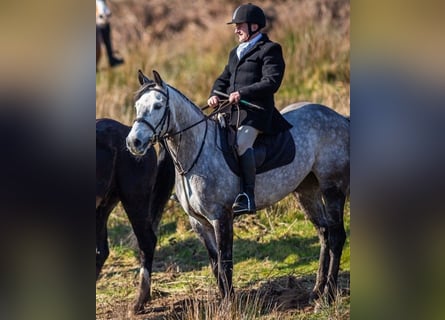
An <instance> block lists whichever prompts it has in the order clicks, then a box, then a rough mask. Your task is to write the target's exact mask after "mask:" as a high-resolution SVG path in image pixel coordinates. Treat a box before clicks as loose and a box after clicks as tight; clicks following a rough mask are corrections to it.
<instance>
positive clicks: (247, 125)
mask: <svg viewBox="0 0 445 320" xmlns="http://www.w3.org/2000/svg"><path fill="white" fill-rule="evenodd" d="M228 24H235V30H234V33H235V34H236V35H237V37H238V42H239V45H238V46H237V47H235V48H234V49H232V50H231V51H230V54H229V61H228V64H227V65H226V66H225V68H224V71H223V72H222V73H221V75H220V76H219V77H218V78H217V79H216V81H215V83H214V85H213V88H212V92H211V94H210V98H209V99H208V101H207V104H208V105H209V106H211V107H214V108H216V107H217V106H218V105H219V103H220V100H219V97H218V96H217V95H216V94H215V93H214V90H218V91H221V92H224V93H226V94H228V95H229V101H230V102H231V103H233V104H238V106H237V107H236V108H239V109H240V112H239V115H240V118H239V125H240V126H239V127H238V131H237V146H236V147H237V153H238V156H239V163H240V172H241V183H240V192H239V194H238V196H237V197H236V199H235V202H234V204H233V206H232V210H233V213H234V217H235V216H238V215H241V214H243V213H255V211H256V207H255V193H254V190H255V174H256V168H255V156H254V150H253V144H254V142H255V139H256V138H257V136H258V135H259V134H276V133H279V132H281V131H284V130H287V129H289V128H291V127H292V126H291V125H290V124H289V123H288V122H287V121H286V120H285V119H284V118H283V117H282V115H281V114H280V112H279V111H278V110H277V109H276V108H275V102H274V94H275V92H277V90H278V88H279V87H280V85H281V81H282V79H283V76H284V69H285V62H284V58H283V53H282V49H281V46H280V45H279V44H278V43H275V42H272V41H271V40H269V38H268V36H267V35H266V34H265V33H261V32H260V30H261V29H262V28H264V27H265V26H266V16H265V14H264V12H263V10H262V9H261V8H260V7H258V6H256V5H253V4H251V3H249V4H243V5H241V6H239V7H238V8H237V9H236V10H235V11H234V13H233V16H232V21H230V22H228ZM241 100H245V101H248V102H250V103H252V104H256V105H257V106H260V107H261V109H257V108H252V107H249V106H248V105H245V104H243V103H240V101H241Z"/></svg>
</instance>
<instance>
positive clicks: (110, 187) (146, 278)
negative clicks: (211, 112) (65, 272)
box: [96, 119, 175, 312]
mask: <svg viewBox="0 0 445 320" xmlns="http://www.w3.org/2000/svg"><path fill="white" fill-rule="evenodd" d="M129 132H130V127H128V126H126V125H124V124H122V123H120V122H118V121H115V120H111V119H99V120H96V280H97V278H98V277H99V274H100V271H101V269H102V266H103V264H104V263H105V260H106V259H107V257H108V254H109V249H108V239H107V221H108V217H109V216H110V213H111V211H112V210H113V209H114V207H115V206H116V205H117V204H118V202H119V201H121V203H122V205H123V207H124V209H125V212H126V213H127V216H128V219H129V220H130V223H131V226H132V228H133V231H134V234H135V236H136V239H137V242H138V245H139V249H140V261H141V270H140V288H139V294H138V298H137V300H136V303H135V305H134V310H133V311H135V312H138V311H140V310H141V309H142V308H143V305H144V303H145V302H146V301H148V300H149V298H150V288H151V271H152V264H153V255H154V251H155V247H156V241H157V238H156V231H157V228H158V224H159V221H160V219H161V216H162V211H163V209H164V206H165V204H166V203H167V200H168V199H169V196H170V193H171V191H172V189H173V185H174V181H175V180H174V179H175V172H174V166H173V162H172V159H171V157H170V155H169V154H168V153H167V152H165V150H164V148H163V147H162V146H161V147H160V152H159V157H158V156H157V154H156V151H155V149H154V148H150V149H149V150H148V151H147V152H146V154H145V155H144V156H142V157H134V156H133V155H132V154H130V153H129V152H128V150H127V149H126V148H125V137H126V136H127V134H128V133H129Z"/></svg>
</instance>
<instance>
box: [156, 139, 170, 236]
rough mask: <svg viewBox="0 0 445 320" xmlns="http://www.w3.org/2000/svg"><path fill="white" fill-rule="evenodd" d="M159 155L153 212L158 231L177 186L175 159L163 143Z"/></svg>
mask: <svg viewBox="0 0 445 320" xmlns="http://www.w3.org/2000/svg"><path fill="white" fill-rule="evenodd" d="M159 146H160V147H159V155H158V172H157V174H156V183H155V187H154V190H153V196H152V204H151V211H152V213H153V215H152V217H153V226H154V230H157V228H158V225H159V222H160V221H161V217H162V212H163V211H164V207H165V205H166V204H167V201H168V200H169V199H170V194H171V192H172V190H173V186H174V185H175V167H174V164H173V159H172V157H171V156H170V153H168V151H167V150H165V147H164V145H163V144H162V143H160V144H159Z"/></svg>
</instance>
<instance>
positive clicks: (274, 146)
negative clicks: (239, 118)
mask: <svg viewBox="0 0 445 320" xmlns="http://www.w3.org/2000/svg"><path fill="white" fill-rule="evenodd" d="M218 130H219V137H220V139H219V141H220V150H221V152H222V153H223V155H224V158H225V160H226V163H227V165H228V166H229V168H230V169H231V170H232V172H233V173H235V174H236V175H238V176H239V175H240V172H239V165H238V156H237V154H236V148H235V145H236V130H235V128H234V127H233V126H227V127H225V128H222V127H221V126H220V125H218ZM253 149H254V152H255V163H256V173H257V174H259V173H263V172H266V171H269V170H272V169H275V168H278V167H280V166H284V165H286V164H288V163H290V162H292V161H293V159H294V157H295V143H294V139H293V138H292V135H291V134H290V132H289V130H286V131H283V132H280V133H278V134H276V135H265V134H261V135H259V136H258V138H257V139H256V141H255V143H254V145H253Z"/></svg>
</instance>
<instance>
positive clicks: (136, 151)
mask: <svg viewBox="0 0 445 320" xmlns="http://www.w3.org/2000/svg"><path fill="white" fill-rule="evenodd" d="M126 145H127V149H128V150H129V151H130V152H131V154H133V155H134V156H143V155H144V154H145V153H146V152H147V150H148V149H149V147H150V146H151V141H150V140H148V141H147V142H145V143H144V142H142V141H141V140H139V139H138V138H134V139H130V138H129V137H127V139H126Z"/></svg>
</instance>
